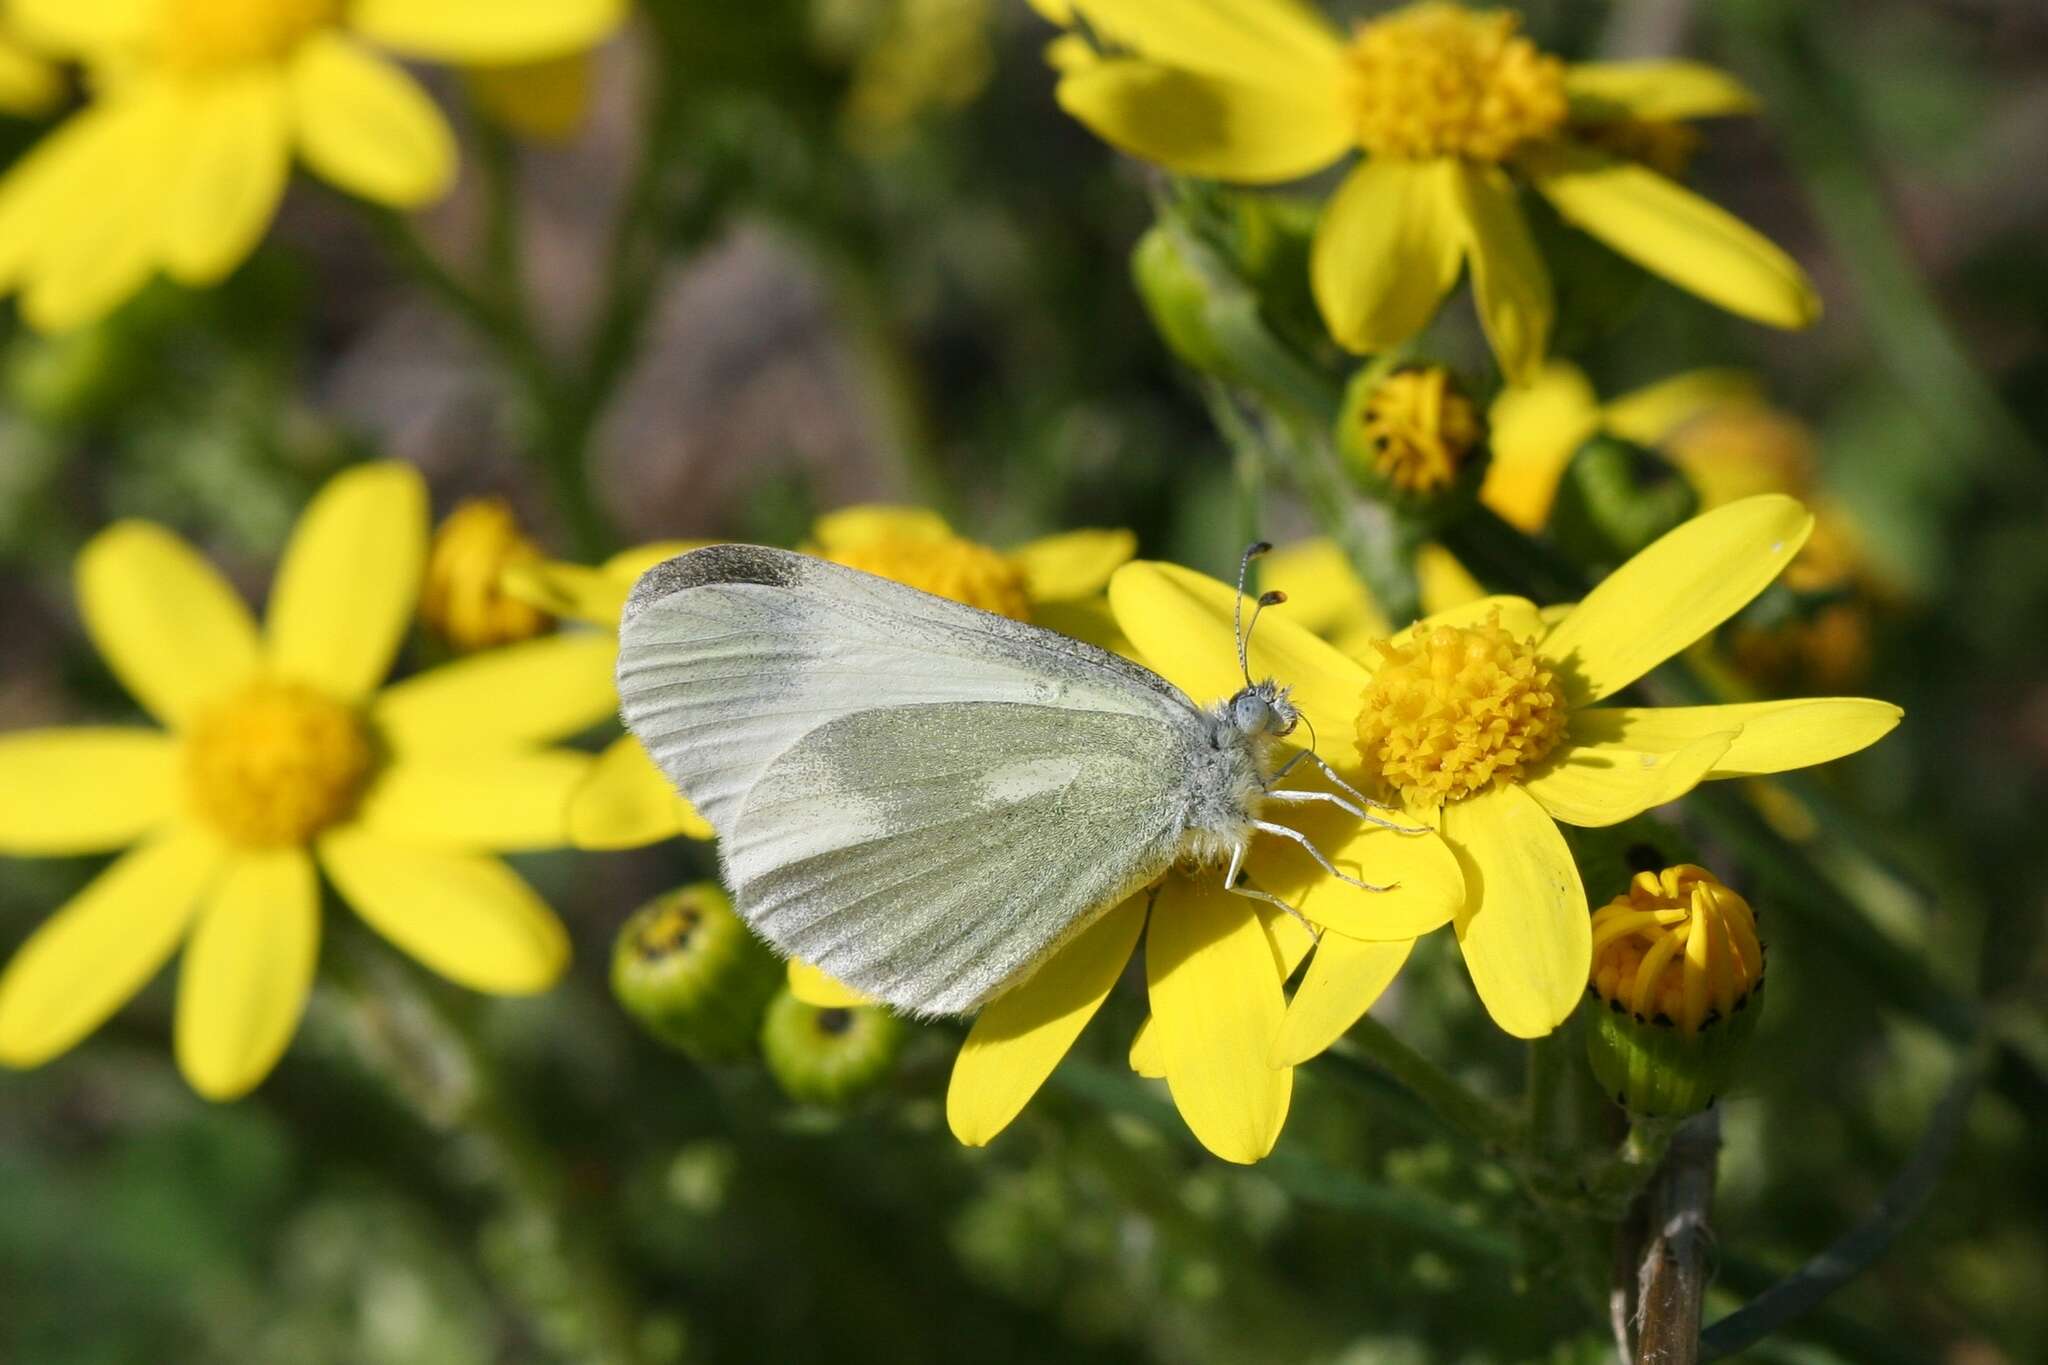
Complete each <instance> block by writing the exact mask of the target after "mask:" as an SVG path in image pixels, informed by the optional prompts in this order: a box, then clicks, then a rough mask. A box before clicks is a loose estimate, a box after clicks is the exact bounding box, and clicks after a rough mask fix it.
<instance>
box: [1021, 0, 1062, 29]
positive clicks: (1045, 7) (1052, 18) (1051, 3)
mask: <svg viewBox="0 0 2048 1365" xmlns="http://www.w3.org/2000/svg"><path fill="white" fill-rule="evenodd" d="M1024 3H1025V4H1027V5H1029V6H1031V8H1032V9H1034V10H1037V11H1038V14H1039V17H1040V18H1042V19H1044V20H1046V21H1047V22H1048V23H1054V24H1058V25H1059V26H1060V27H1061V28H1067V27H1070V26H1071V25H1072V24H1073V22H1074V7H1073V5H1072V4H1070V3H1069V0H1024Z"/></svg>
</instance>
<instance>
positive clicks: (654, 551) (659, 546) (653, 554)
mask: <svg viewBox="0 0 2048 1365" xmlns="http://www.w3.org/2000/svg"><path fill="white" fill-rule="evenodd" d="M716 544H718V542H717V541H715V540H652V541H649V542H648V543H647V544H645V545H635V546H633V547H632V548H631V549H629V550H621V551H619V552H618V553H617V554H615V555H613V556H612V557H611V558H610V559H607V560H606V561H605V562H604V571H605V572H606V573H608V574H610V575H611V576H612V577H613V578H616V579H620V580H622V581H623V582H624V583H625V584H626V586H627V587H629V588H630V587H632V586H633V584H634V583H635V582H636V581H637V580H638V579H639V577H640V575H641V574H644V573H646V572H647V571H648V570H649V569H651V568H653V567H654V566H655V565H657V564H666V563H667V562H668V561H669V560H671V559H674V558H675V557H676V556H677V555H686V554H688V553H690V551H692V550H701V549H703V548H704V547H705V546H707V545H716Z"/></svg>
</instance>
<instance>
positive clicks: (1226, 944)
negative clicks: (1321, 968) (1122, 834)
mask: <svg viewBox="0 0 2048 1365" xmlns="http://www.w3.org/2000/svg"><path fill="white" fill-rule="evenodd" d="M1145 981H1146V987H1147V990H1148V993H1149V994H1150V996H1151V1000H1152V1024H1153V1029H1154V1031H1155V1032H1157V1033H1158V1035H1159V1051H1160V1057H1161V1058H1162V1060H1163V1061H1164V1062H1165V1065H1166V1085H1167V1088H1168V1089H1169V1090H1170V1091H1171V1092H1172V1093H1173V1103H1174V1106H1175V1107H1176V1108H1177V1109H1179V1110H1180V1113H1181V1117H1182V1118H1183V1119H1185V1120H1187V1125H1188V1128H1189V1129H1190V1130H1191V1131H1193V1133H1194V1135H1195V1137H1196V1138H1197V1139H1199V1140H1200V1141H1201V1144H1202V1145H1203V1146H1204V1147H1207V1148H1208V1149H1209V1150H1210V1151H1211V1152H1214V1153H1215V1154H1216V1155H1217V1156H1219V1157H1222V1158H1223V1159H1224V1160H1225V1161H1236V1162H1244V1163H1249V1162H1253V1161H1257V1160H1258V1159H1259V1158H1260V1157H1263V1156H1264V1155H1266V1153H1268V1152H1270V1151H1272V1150H1273V1144H1274V1142H1275V1141H1277V1140H1278V1139H1279V1137H1280V1128H1281V1126H1282V1125H1283V1124H1284V1123H1286V1121H1287V1104H1288V1100H1289V1098H1290V1097H1291V1095H1292V1094H1293V1090H1294V1075H1293V1073H1292V1072H1290V1071H1276V1070H1274V1069H1273V1067H1272V1066H1271V1065H1270V1064H1269V1063H1268V1061H1267V1055H1268V1053H1269V1052H1270V1051H1271V1049H1272V1045H1273V1038H1274V1035H1275V1034H1276V1033H1277V1032H1278V1031H1279V1028H1280V1019H1281V1016H1282V1015H1283V1014H1284V1013H1285V1012H1286V1008H1287V1001H1286V999H1285V997H1284V996H1283V995H1282V994H1281V990H1280V976H1279V973H1278V972H1277V971H1276V970H1275V967H1274V962H1273V949H1272V945H1271V944H1270V942H1269V941H1268V940H1267V938H1266V934H1265V931H1264V929H1262V928H1261V927H1260V923H1259V917H1258V916H1257V915H1255V914H1254V913H1252V909H1251V903H1250V902H1249V901H1246V900H1245V899H1244V898H1243V897H1241V896H1233V895H1231V894H1230V893H1229V892H1227V891H1225V890H1223V886H1222V879H1221V878H1218V877H1180V876H1174V877H1169V878H1167V880H1166V882H1165V883H1164V884H1163V885H1162V886H1161V887H1160V889H1159V895H1158V899H1157V900H1156V901H1155V902H1154V904H1153V914H1152V919H1151V924H1150V928H1149V929H1148V930H1147V932H1146V935H1145Z"/></svg>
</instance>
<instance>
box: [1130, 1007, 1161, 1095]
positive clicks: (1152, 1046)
mask: <svg viewBox="0 0 2048 1365" xmlns="http://www.w3.org/2000/svg"><path fill="white" fill-rule="evenodd" d="M1130 1063H1131V1070H1133V1071H1135V1072H1137V1073H1138V1074H1139V1075H1140V1076H1143V1077H1144V1078H1145V1079H1146V1080H1148V1081H1163V1080H1165V1079H1166V1056H1165V1054H1164V1053H1162V1052H1160V1050H1159V1030H1158V1029H1156V1028H1154V1027H1152V1016H1151V1015H1149V1014H1148V1015H1146V1016H1145V1018H1144V1019H1143V1020H1142V1021H1141V1022H1140V1023H1139V1024H1138V1031H1137V1032H1136V1033H1134V1034H1132V1035H1131V1056H1130Z"/></svg>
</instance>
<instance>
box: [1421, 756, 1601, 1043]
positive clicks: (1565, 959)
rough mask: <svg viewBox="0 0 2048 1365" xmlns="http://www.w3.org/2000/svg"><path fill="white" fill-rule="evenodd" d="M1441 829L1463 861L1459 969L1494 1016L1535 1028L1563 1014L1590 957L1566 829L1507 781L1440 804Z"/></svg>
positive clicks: (1503, 1023)
mask: <svg viewBox="0 0 2048 1365" xmlns="http://www.w3.org/2000/svg"><path fill="white" fill-rule="evenodd" d="M1443 830H1444V838H1446V839H1447V840H1449V841H1450V844H1451V847H1452V848H1453V849H1454V850H1456V851H1457V854H1458V860H1459V862H1460V863H1461V864H1462V865H1463V866H1464V869H1465V887H1466V894H1467V897H1468V900H1467V904H1466V908H1465V910H1464V912H1463V913H1462V914H1460V915H1459V917H1458V919H1457V920H1456V922H1455V923H1456V926H1457V932H1458V946H1459V947H1460V948H1462V949H1463V950H1464V953H1465V969H1466V970H1467V971H1468V972H1470V973H1471V974H1472V985H1473V987H1474V988H1475V989H1477V990H1478V992H1479V999H1480V1002H1481V1003H1482V1004H1484V1005H1485V1006H1486V1012H1487V1013H1488V1014H1490V1015H1492V1016H1493V1022H1494V1023H1496V1024H1498V1025H1499V1026H1500V1027H1501V1028H1503V1029H1505V1030H1506V1031H1507V1032H1509V1033H1511V1034H1513V1035H1514V1036H1515V1037H1517V1038H1540V1037H1542V1036H1543V1035H1544V1034H1546V1033H1549V1032H1550V1031H1551V1030H1552V1029H1554V1028H1556V1027H1557V1026H1558V1025H1559V1024H1561V1023H1563V1022H1564V1021H1565V1020H1566V1019H1568V1018H1570V1017H1571V1013H1572V1011H1573V1010H1574V1009H1576V1008H1577V1007H1578V1003H1579V996H1580V995H1582V994H1583V993H1584V992H1585V989H1586V977H1587V973H1588V972H1589V970H1590V969H1591V967H1592V964H1593V934H1592V927H1591V925H1592V919H1591V916H1590V915H1589V914H1588V912H1587V908H1586V889H1585V887H1584V886H1583V885H1581V884H1580V882H1579V869H1578V867H1577V865H1576V864H1574V863H1573V862H1572V853H1571V850H1570V849H1569V848H1567V847H1565V842H1564V836H1563V835H1561V834H1559V833H1558V832H1557V826H1556V825H1555V824H1553V823H1552V822H1551V819H1550V817H1549V816H1548V815H1547V814H1545V813H1544V811H1543V808H1542V807H1541V806H1539V805H1537V804H1536V800H1535V798H1534V797H1532V796H1530V795H1529V793H1527V792H1525V791H1523V790H1522V789H1521V788H1520V787H1515V786H1500V785H1498V784H1496V785H1495V786H1493V787H1491V788H1489V789H1487V790H1486V791H1483V792H1481V793H1479V794H1478V795H1477V796H1469V797H1466V798H1465V799H1464V800H1463V801H1454V802H1452V803H1451V804H1449V805H1447V806H1445V807H1444V810H1443Z"/></svg>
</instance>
